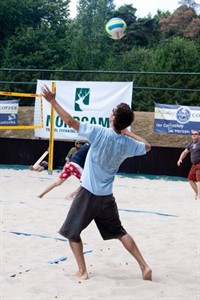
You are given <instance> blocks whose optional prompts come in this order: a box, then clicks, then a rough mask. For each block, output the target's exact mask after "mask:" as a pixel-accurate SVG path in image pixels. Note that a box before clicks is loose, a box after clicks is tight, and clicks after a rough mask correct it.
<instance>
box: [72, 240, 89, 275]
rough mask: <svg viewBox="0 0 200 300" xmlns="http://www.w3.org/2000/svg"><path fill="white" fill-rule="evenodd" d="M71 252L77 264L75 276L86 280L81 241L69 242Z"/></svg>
mask: <svg viewBox="0 0 200 300" xmlns="http://www.w3.org/2000/svg"><path fill="white" fill-rule="evenodd" d="M69 244H70V247H71V249H72V252H73V254H74V256H75V259H76V262H77V264H78V272H77V273H76V276H77V277H78V278H80V279H83V280H86V279H88V278H89V276H88V272H87V269H86V264H85V258H84V254H83V243H82V241H81V242H71V241H70V242H69Z"/></svg>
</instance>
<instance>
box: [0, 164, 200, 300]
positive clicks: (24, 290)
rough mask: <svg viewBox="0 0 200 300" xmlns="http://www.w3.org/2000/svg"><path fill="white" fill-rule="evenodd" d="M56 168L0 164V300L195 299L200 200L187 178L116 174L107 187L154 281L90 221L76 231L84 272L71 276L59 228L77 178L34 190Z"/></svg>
mask: <svg viewBox="0 0 200 300" xmlns="http://www.w3.org/2000/svg"><path fill="white" fill-rule="evenodd" d="M59 172H60V171H59V170H58V171H54V172H53V174H52V175H49V174H48V172H47V171H44V172H42V173H37V172H33V171H30V170H29V169H28V167H25V168H20V169H16V168H15V169H12V168H5V167H4V168H1V169H0V180H1V190H0V211H1V236H0V239H1V299H2V300H8V299H13V300H14V299H15V300H17V299H38V300H40V299H41V300H43V299H45V300H46V299H62V300H76V299H79V300H81V299H87V300H97V299H107V300H109V299H120V300H128V299H129V300H132V299H148V300H150V299H173V300H174V299H187V300H189V299H191V300H199V299H200V293H199V285H200V276H199V275H200V274H199V269H200V260H199V240H200V236H199V233H200V231H199V229H200V227H199V220H200V217H199V216H200V214H199V212H200V202H199V201H197V200H194V195H193V192H192V190H191V188H190V186H189V183H188V182H187V180H186V179H185V180H184V179H182V178H167V177H164V176H163V177H159V176H129V175H127V174H126V175H125V174H118V175H117V176H116V179H115V182H114V189H113V192H114V196H115V198H116V201H117V204H118V208H119V214H120V218H121V221H122V224H123V226H124V227H125V229H126V230H127V231H128V232H129V233H130V234H131V235H132V236H133V238H134V239H135V241H136V243H137V244H138V246H139V248H140V250H141V252H142V255H143V256H144V258H145V260H146V261H147V263H148V264H149V265H150V267H151V268H152V269H153V281H152V282H148V281H143V280H142V278H141V272H140V269H139V267H138V265H137V262H136V261H135V260H134V259H133V258H132V257H131V256H130V254H129V253H128V252H127V251H126V250H125V249H124V248H123V246H122V245H121V243H120V242H119V241H117V240H110V241H103V240H102V238H101V236H100V234H99V232H98V230H97V228H96V226H95V224H94V223H91V224H90V225H89V226H88V228H86V229H85V230H84V231H83V233H82V240H83V242H84V255H85V259H86V263H87V266H88V272H89V275H90V279H89V280H86V281H82V280H79V279H77V278H75V277H74V276H73V274H74V273H75V272H76V271H77V266H76V262H75V260H74V257H73V255H72V252H71V249H70V247H69V244H68V241H67V240H66V239H64V238H63V237H62V236H61V235H59V234H58V230H59V229H60V227H61V225H62V223H63V222H64V220H65V217H66V215H67V212H68V210H69V207H70V204H71V201H69V200H65V196H66V195H67V194H68V193H70V192H72V191H73V190H74V189H75V188H77V187H78V185H79V182H78V180H77V179H76V178H75V177H73V176H72V177H70V178H69V179H68V180H67V181H66V182H65V183H64V184H63V185H62V186H60V187H58V188H55V189H54V190H52V191H51V192H49V193H48V194H47V195H45V196H44V198H42V199H40V198H38V197H37V195H38V194H39V193H40V192H41V191H42V190H43V189H44V188H45V187H46V186H47V185H49V184H50V183H51V182H52V181H54V180H55V179H57V178H58V176H59Z"/></svg>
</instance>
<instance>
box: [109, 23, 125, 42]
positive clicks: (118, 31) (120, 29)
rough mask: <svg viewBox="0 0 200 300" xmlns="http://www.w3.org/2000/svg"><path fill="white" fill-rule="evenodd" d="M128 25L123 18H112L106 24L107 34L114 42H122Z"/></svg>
mask: <svg viewBox="0 0 200 300" xmlns="http://www.w3.org/2000/svg"><path fill="white" fill-rule="evenodd" d="M126 28H127V25H126V22H125V21H124V20H122V19H121V18H112V19H110V20H109V21H108V22H107V24H106V32H107V34H108V36H109V37H110V38H111V39H113V40H120V39H121V38H123V36H124V35H125V31H126Z"/></svg>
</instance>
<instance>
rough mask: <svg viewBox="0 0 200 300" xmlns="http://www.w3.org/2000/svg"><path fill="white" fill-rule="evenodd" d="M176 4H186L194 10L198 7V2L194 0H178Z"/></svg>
mask: <svg viewBox="0 0 200 300" xmlns="http://www.w3.org/2000/svg"><path fill="white" fill-rule="evenodd" d="M178 4H180V5H181V6H184V5H186V6H188V7H191V8H193V9H194V10H196V11H198V10H199V8H200V4H198V3H196V1H194V0H179V1H178Z"/></svg>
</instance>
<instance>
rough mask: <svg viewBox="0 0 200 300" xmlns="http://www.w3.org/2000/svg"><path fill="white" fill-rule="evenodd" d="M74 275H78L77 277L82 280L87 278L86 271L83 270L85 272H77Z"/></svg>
mask: <svg viewBox="0 0 200 300" xmlns="http://www.w3.org/2000/svg"><path fill="white" fill-rule="evenodd" d="M75 276H76V277H78V278H79V279H82V280H87V279H89V276H88V273H87V272H86V271H85V272H79V271H78V272H77V273H76V274H75Z"/></svg>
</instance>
